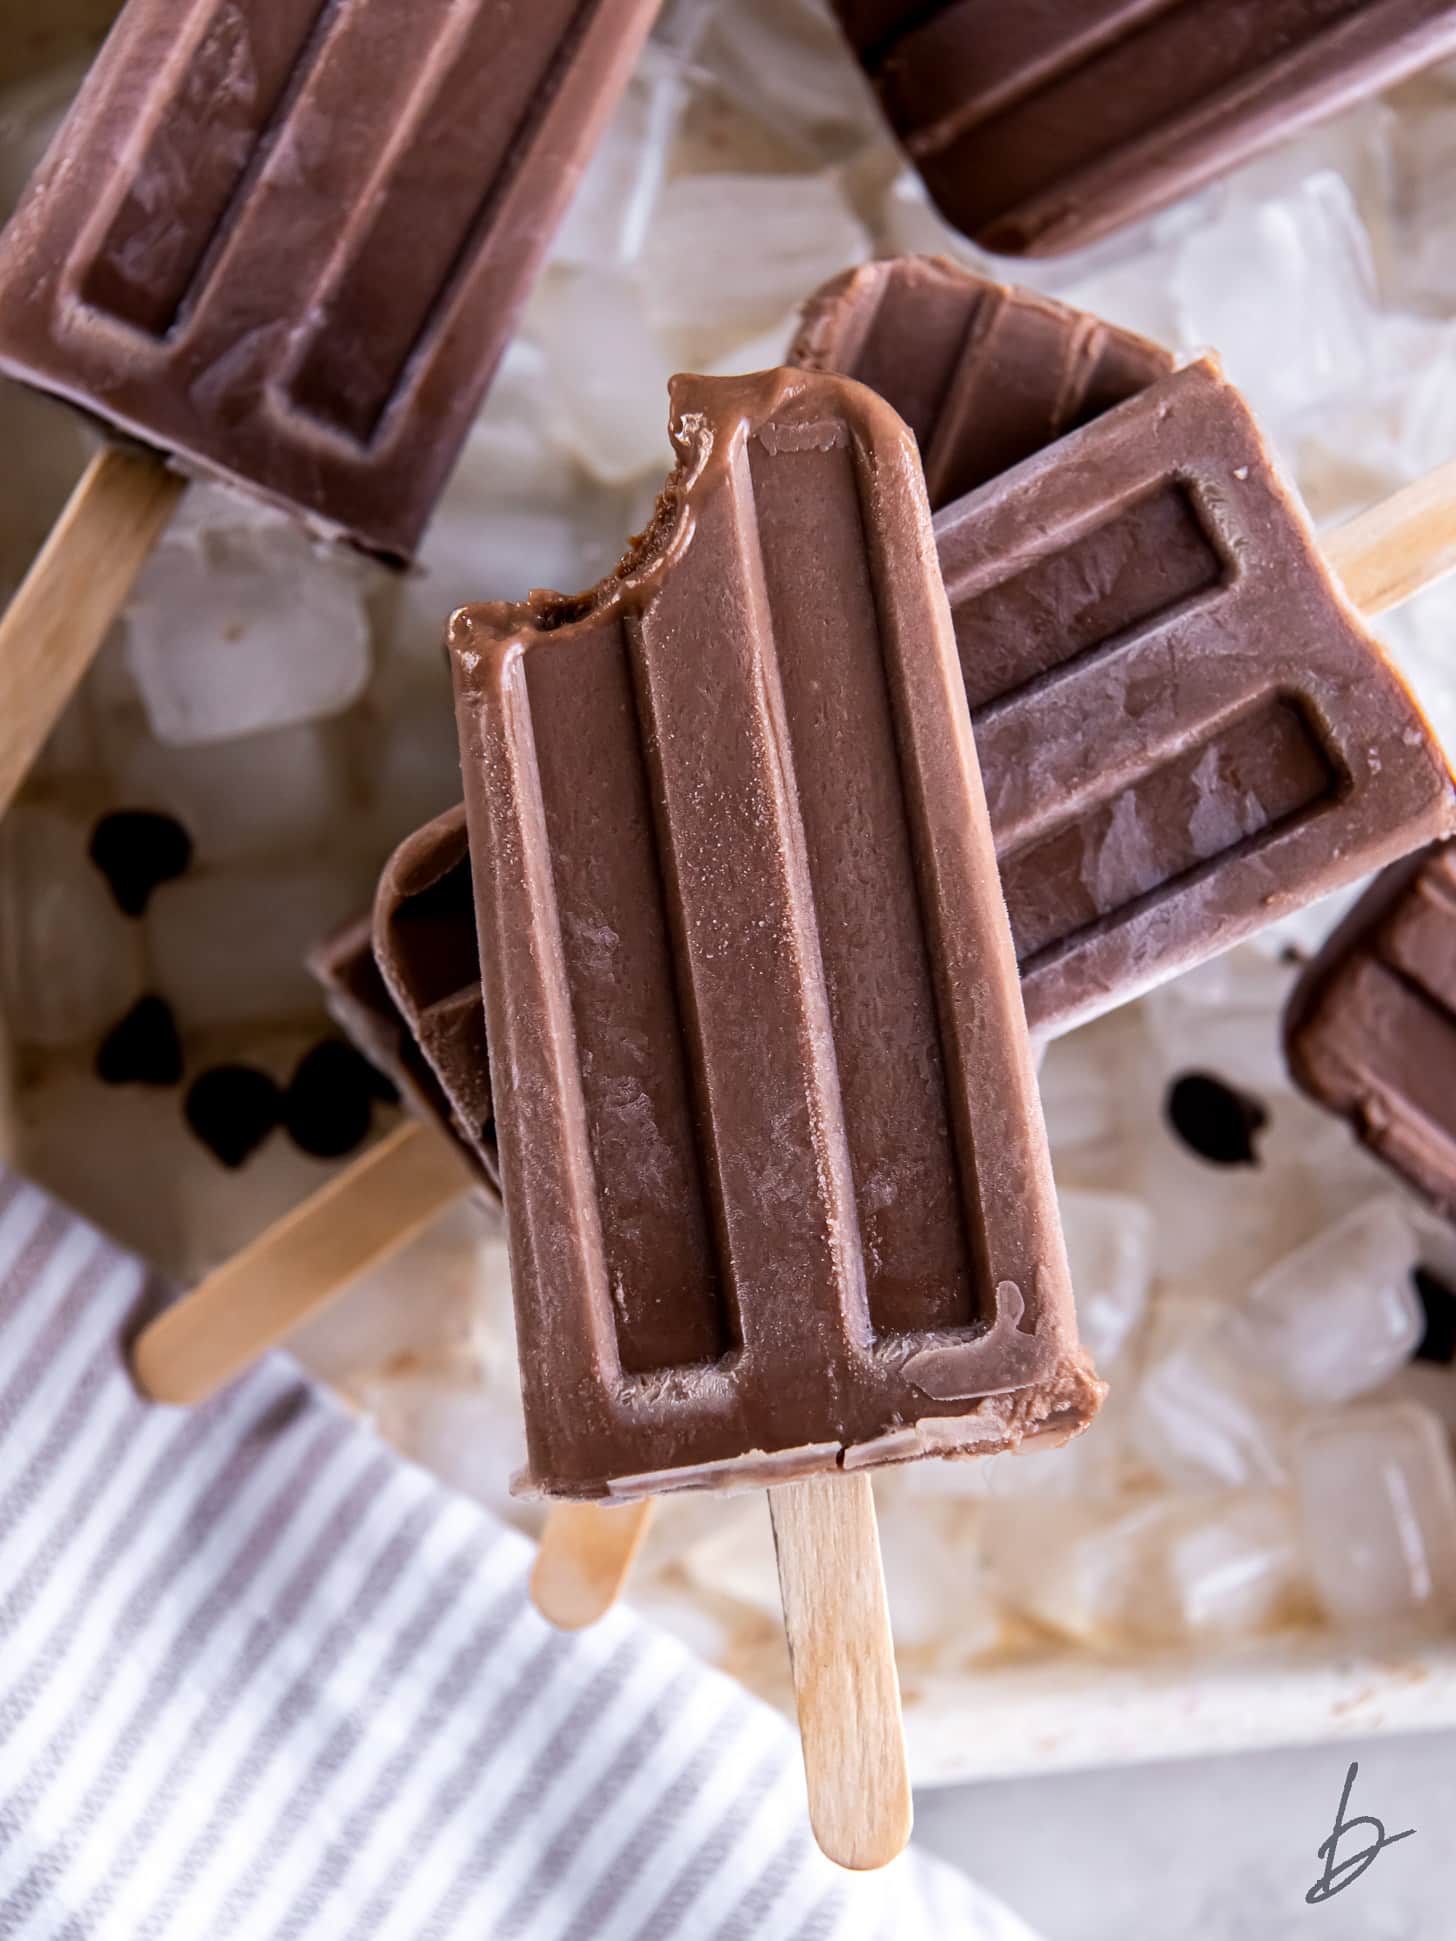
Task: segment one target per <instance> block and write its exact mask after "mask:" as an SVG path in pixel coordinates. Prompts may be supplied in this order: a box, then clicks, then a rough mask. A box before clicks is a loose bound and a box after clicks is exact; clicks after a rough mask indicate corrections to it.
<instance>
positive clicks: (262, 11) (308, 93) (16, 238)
mask: <svg viewBox="0 0 1456 1941" xmlns="http://www.w3.org/2000/svg"><path fill="white" fill-rule="evenodd" d="M656 9H657V0H333V3H332V4H329V5H321V4H320V0H129V4H128V5H127V6H126V8H125V9H124V11H123V12H122V15H121V18H120V19H119V20H118V22H117V24H116V26H115V27H114V28H113V29H112V32H111V35H110V37H109V38H108V40H107V42H106V44H105V46H104V47H103V49H102V51H101V53H100V54H99V55H98V57H97V59H96V62H95V65H94V66H93V68H92V70H91V72H90V73H89V74H88V76H87V78H86V81H85V84H84V85H83V87H82V89H81V92H80V94H79V95H78V96H77V99H76V102H75V105H74V106H73V108H72V109H71V112H70V113H69V115H68V116H67V117H66V120H65V122H64V123H63V124H62V126H61V129H60V131H59V132H58V134H57V136H56V138H55V141H54V143H53V144H52V146H51V148H50V150H49V151H48V153H47V155H46V157H45V159H44V161H43V162H42V163H41V166H40V168H39V169H38V170H37V172H36V174H35V177H34V179H33V180H32V181H31V183H30V185H29V187H28V188H27V190H26V193H25V196H24V198H23V200H22V201H21V204H20V206H19V208H18V209H17V211H16V213H15V215H14V217H13V218H12V220H11V222H10V223H9V225H8V226H7V228H6V229H5V232H4V234H3V236H0V369H3V370H5V371H6V372H7V373H9V375H11V376H12V377H18V378H20V379H21V380H22V381H23V382H25V383H27V384H33V385H38V386H39V387H40V388H41V389H42V390H46V391H54V392H57V393H59V394H60V395H61V396H63V397H66V398H70V399H72V400H73V401H74V402H75V403H77V404H80V405H82V406H84V407H85V408H86V409H87V410H88V411H91V412H94V413H95V414H96V415H97V416H98V417H99V418H101V419H103V420H104V421H105V422H106V423H107V424H108V425H110V426H113V427H115V428H116V429H118V430H121V431H124V432H129V433H131V434H133V435H134V436H136V437H138V438H141V439H143V440H145V441H146V443H147V444H149V445H152V446H155V447H158V448H160V449H161V450H163V451H166V452H170V453H173V454H175V455H176V456H177V457H179V458H180V459H182V460H183V461H184V462H185V463H186V464H188V465H189V466H195V467H197V468H199V469H201V470H202V471H204V472H211V473H217V474H220V475H221V476H222V477H224V478H227V479H230V480H233V481H235V482H240V483H242V484H244V485H247V486H250V487H252V488H253V489H254V490H256V491H258V492H261V493H264V494H265V495H266V496H268V497H269V498H271V499H276V500H279V501H281V502H282V503H283V504H285V505H287V506H288V507H290V508H291V509H292V510H294V511H296V512H299V513H302V514H303V515H304V516H305V517H307V518H309V519H311V520H315V521H317V522H318V523H319V524H321V525H323V526H326V527H330V528H334V529H336V530H338V531H341V532H343V533H347V534H349V535H351V536H352V537H353V538H355V539H357V540H358V541H359V542H360V543H361V544H363V545H365V546H368V547H371V548H373V549H375V550H376V551H379V552H382V553H385V554H389V555H397V556H402V557H407V556H408V555H409V554H410V553H412V552H413V551H414V548H415V545H416V543H417V542H418V540H419V537H420V534H421V532H422V531H423V529H424V526H425V523H426V521H427V520H428V518H429V515H430V512H431V510H432V508H433V506H434V503H435V500H436V498H437V497H438V495H439V493H440V490H441V488H442V486H443V485H444V483H445V480H446V478H447V477H448V475H449V473H450V469H451V467H452V465H453V464H454V462H455V457H456V454H457V452H458V451H459V449H460V446H461V444H462V443H463V441H464V438H465V434H466V432H467V431H468V430H469V428H470V424H471V421H472V420H473V418H474V417H475V414H476V411H477V409H478V408H479V405H480V401H481V398H482V397H483V396H484V393H485V390H486V387H487V385H488V383H489V381H490V378H491V375H492V373H493V371H494V369H495V365H496V362H497V360H498V359H499V357H500V355H501V352H502V351H503V350H504V348H505V346H506V342H507V340H508V339H509V337H510V334H511V332H512V330H513V329H514V327H515V322H516V319H517V317H518V315H519V313H520V310H521V307H522V305H523V304H524V302H525V299H526V295H527V293H528V290H529V288H530V283H531V280H532V277H533V276H534V274H535V271H536V268H537V266H538V265H539V263H540V260H541V258H542V256H543V255H544V254H545V251H546V249H547V247H548V245H549V243H550V239H551V236H552V234H553V233H554V230H555V227H556V224H557V222H558V221H559V219H560V217H561V216H562V214H563V213H564V212H565V209H566V205H567V202H568V201H569V200H570V197H571V193H572V190H573V188H574V187H575V185H576V182H577V180H578V179H579V177H580V174H581V171H582V169H583V168H584V167H585V164H586V161H587V159H588V157H589V156H590V154H591V152H592V149H593V147H594V146H595V143H596V139H597V136H598V134H599V133H600V131H601V129H602V127H603V126H604V125H605V123H606V120H607V117H608V115H609V114H610V113H611V110H612V108H613V106H614V104H615V102H616V100H617V97H618V95H619V93H620V91H621V89H622V87H623V86H624V85H625V83H626V80H627V76H628V74H629V73H630V71H631V66H632V62H633V59H634V58H635V55H636V53H637V50H638V48H639V47H640V46H641V44H642V41H643V40H644V38H645V37H646V34H647V30H648V28H649V26H650V24H651V21H652V16H653V14H654V13H655V12H656Z"/></svg>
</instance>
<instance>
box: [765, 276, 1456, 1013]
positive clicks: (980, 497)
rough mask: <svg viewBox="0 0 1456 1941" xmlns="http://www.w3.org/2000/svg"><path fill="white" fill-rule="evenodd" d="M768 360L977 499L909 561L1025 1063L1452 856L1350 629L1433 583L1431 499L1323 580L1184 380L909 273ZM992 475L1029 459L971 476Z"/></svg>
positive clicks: (1199, 378)
mask: <svg viewBox="0 0 1456 1941" xmlns="http://www.w3.org/2000/svg"><path fill="white" fill-rule="evenodd" d="M922 332H923V334H924V341H926V342H927V343H928V344H930V345H931V346H932V352H931V355H930V356H929V357H928V358H927V359H925V360H923V361H922V360H920V359H918V358H917V357H916V355H915V351H916V348H917V346H918V344H919V343H920V342H921V341H922V337H921V333H922ZM957 333H958V335H957ZM796 350H797V353H798V354H799V355H800V356H803V357H807V358H809V359H810V360H811V361H812V362H813V363H815V364H816V365H819V366H827V365H831V364H833V365H836V366H842V367H844V368H845V369H847V370H848V371H850V372H852V373H853V374H855V375H863V376H867V377H871V378H872V379H873V381H874V382H875V384H876V386H877V387H883V391H884V393H885V395H886V396H887V397H888V400H889V402H891V403H892V404H894V405H895V406H896V408H897V409H898V408H900V407H901V406H902V404H903V405H905V406H906V407H907V408H908V409H909V411H910V414H911V418H910V421H911V422H912V424H914V425H915V426H916V428H917V430H918V432H919V436H920V439H921V442H922V446H923V448H924V449H925V450H926V451H927V452H928V454H929V455H930V457H931V459H932V462H936V461H937V460H939V461H940V462H943V464H944V466H945V468H946V470H947V473H948V474H953V475H954V476H956V477H965V478H970V477H976V476H983V477H985V478H986V482H985V483H984V484H981V485H980V486H979V487H978V489H976V490H974V491H971V492H969V493H968V494H966V495H965V496H963V497H961V498H959V499H956V500H954V501H953V502H951V503H949V504H946V505H944V506H943V508H942V510H941V511H940V512H939V514H938V515H937V518H936V522H935V532H936V541H937V545H938V548H939V555H940V563H941V568H942V571H943V573H944V577H945V585H946V591H947V594H948V595H949V599H950V606H951V614H952V619H953V624H954V629H955V635H956V644H957V648H958V652H959V659H960V665H961V671H962V675H963V678H964V681H965V685H966V694H967V699H968V701H969V703H970V709H971V719H972V721H973V723H974V726H975V733H976V744H977V750H978V753H979V756H980V762H981V771H982V774H983V776H984V778H985V785H986V796H987V800H988V803H989V806H990V813H991V823H992V827H993V829H994V831H995V836H996V847H997V854H998V858H999V861H1000V864H1001V873H1002V882H1003V886H1004V888H1005V892H1006V901H1007V905H1008V907H1009V909H1010V912H1011V926H1012V932H1013V935H1014V937H1015V940H1016V949H1017V957H1018V961H1019V963H1020V966H1021V974H1022V986H1023V992H1024V996H1025V1001H1026V1010H1027V1016H1028V1019H1029V1020H1030V1023H1031V1026H1032V1029H1033V1031H1035V1032H1037V1033H1051V1032H1057V1031H1061V1030H1065V1029H1066V1028H1067V1027H1068V1026H1069V1025H1072V1024H1075V1023H1077V1022H1078V1021H1079V1020H1081V1019H1083V1018H1086V1017H1090V1016H1093V1015H1095V1014H1096V1013H1097V1012H1099V1011H1102V1010H1107V1009H1110V1008H1111V1007H1112V1006H1114V1005H1116V1004H1119V1003H1123V1002H1125V1001H1126V1000H1127V999H1128V998H1130V997H1133V996H1135V995H1136V994H1137V993H1138V992H1139V991H1140V990H1143V989H1146V988H1148V987H1149V986H1151V985H1153V984H1156V983H1158V982H1160V981H1161V980H1163V979H1165V978H1167V977H1170V976H1173V975H1174V974H1175V973H1177V972H1179V971H1182V970H1185V969H1188V968H1189V967H1190V966H1191V965H1193V964H1194V963H1197V962H1198V961H1200V960H1201V959H1202V958H1204V957H1207V956H1210V955H1212V954H1213V953H1214V952H1216V951H1219V950H1223V949H1226V948H1227V947H1228V946H1229V945H1231V944H1233V943H1236V942H1237V941H1239V939H1240V938H1242V937H1245V936H1247V935H1249V934H1250V933H1251V932H1252V931H1254V930H1256V929H1258V928H1259V927H1261V926H1262V925H1263V924H1265V923H1267V922H1269V921H1271V920H1272V919H1273V918H1274V917H1276V916H1279V915H1281V914H1284V913H1286V912H1288V911H1289V910H1291V909H1295V908H1297V907H1299V906H1300V905H1302V904H1304V903H1307V902H1311V901H1313V900H1314V899H1315V898H1316V897H1319V896H1321V895H1324V894H1325V893H1327V892H1328V891H1330V890H1333V889H1335V888H1338V887H1339V885H1340V884H1342V883H1347V882H1351V881H1353V880H1355V879H1356V878H1358V877H1359V876H1361V875H1363V874H1365V873H1367V872H1368V871H1370V870H1371V869H1374V868H1378V867H1379V866H1380V865H1381V864H1382V863H1386V862H1389V861H1390V860H1391V859H1392V858H1394V857H1396V856H1400V855H1403V854H1405V853H1406V852H1407V851H1409V850H1411V849H1413V848H1415V847H1417V846H1419V845H1420V844H1422V843H1424V842H1427V841H1429V840H1430V839H1431V838H1432V837H1433V836H1437V835H1440V834H1442V833H1444V832H1445V831H1446V830H1449V829H1450V828H1452V827H1453V825H1456V789H1453V784H1452V780H1451V776H1450V773H1449V771H1448V769H1447V765H1446V762H1445V759H1444V757H1443V756H1442V754H1441V752H1440V749H1439V748H1438V746H1437V744H1436V742H1435V739H1434V737H1433V736H1432V734H1431V732H1430V729H1429V727H1428V726H1427V724H1426V722H1425V720H1424V718H1423V717H1422V715H1421V713H1420V711H1419V709H1418V708H1417V706H1416V704H1415V702H1414V701H1413V699H1412V698H1411V696H1410V694H1409V692H1408V691H1407V689H1406V688H1405V685H1404V683H1403V682H1402V681H1401V679H1400V677H1399V676H1398V675H1397V673H1396V672H1395V670H1394V668H1393V667H1392V666H1391V664H1390V663H1389V661H1388V660H1387V659H1386V657H1385V655H1384V653H1383V651H1382V650H1381V648H1380V646H1379V644H1378V643H1377V641H1376V640H1375V639H1374V637H1373V636H1372V635H1371V634H1370V633H1369V632H1368V631H1367V629H1366V628H1365V627H1364V626H1363V625H1362V624H1361V622H1360V619H1359V616H1358V614H1357V613H1356V611H1355V607H1354V602H1355V601H1359V602H1360V603H1361V604H1363V605H1364V606H1365V607H1366V608H1367V610H1369V611H1378V610H1380V609H1381V608H1383V607H1385V606H1387V605H1390V604H1392V603H1393V602H1394V601H1395V600H1396V599H1398V598H1401V597H1404V595H1405V594H1406V593H1408V592H1410V591H1413V590H1414V588H1415V586H1417V585H1419V584H1421V583H1422V582H1423V579H1424V578H1425V577H1434V576H1435V575H1437V574H1438V573H1439V572H1441V571H1444V570H1447V569H1448V568H1449V567H1450V565H1451V564H1452V561H1453V551H1456V549H1453V541H1456V521H1453V516H1452V507H1453V499H1456V475H1453V472H1452V470H1451V468H1447V470H1446V471H1445V472H1443V473H1438V474H1434V475H1433V477H1432V480H1431V481H1429V482H1426V483H1423V484H1422V485H1420V486H1417V487H1413V488H1410V490H1409V491H1408V492H1407V493H1404V494H1398V495H1397V496H1396V498H1395V499H1393V500H1391V501H1388V502H1387V504H1386V505H1385V506H1383V507H1377V508H1375V509H1374V510H1373V511H1372V512H1371V513H1370V514H1367V515H1363V516H1362V519H1361V520H1360V521H1359V522H1357V523H1356V524H1353V525H1352V526H1351V527H1350V528H1349V529H1348V530H1347V531H1345V532H1342V533H1338V534H1335V535H1333V536H1332V538H1331V540H1330V542H1329V544H1330V561H1329V563H1327V562H1326V560H1325V559H1323V558H1322V557H1321V554H1320V551H1319V548H1318V546H1317V543H1316V541H1315V538H1314V535H1313V532H1312V531H1311V529H1310V527H1309V524H1308V521H1307V519H1306V517H1305V515H1304V513H1303V510H1302V508H1301V507H1300V506H1299V504H1298V501H1297V500H1296V499H1295V497H1294V495H1293V494H1292V492H1291V491H1290V490H1289V489H1288V488H1287V487H1286V486H1285V484H1284V483H1283V481H1282V479H1281V478H1280V476H1279V472H1278V469H1277V466H1276V464H1275V462H1274V460H1273V458H1272V456H1271V454H1270V453H1269V451H1268V449H1267V447H1266V445H1265V444H1264V441H1263V439H1262V438H1261V436H1260V434H1259V431H1258V428H1257V426H1256V425H1255V423H1254V421H1253V419H1252V418H1251V416H1250V414H1249V412H1248V409H1247V407H1246V406H1245V405H1244V403H1243V401H1242V399H1241V398H1240V397H1239V395H1238V394H1237V392H1235V391H1234V390H1233V389H1232V387H1231V386H1229V385H1228V384H1227V383H1226V382H1225V381H1224V379H1223V378H1222V376H1221V374H1220V372H1219V369H1218V366H1217V364H1216V362H1214V361H1213V360H1212V359H1204V360H1201V361H1199V362H1197V363H1194V364H1192V365H1190V366H1189V367H1188V368H1186V369H1184V370H1177V371H1174V370H1170V369H1168V368H1167V366H1166V364H1161V360H1160V357H1159V354H1158V353H1157V352H1156V351H1155V350H1154V348H1153V347H1152V346H1150V345H1145V344H1142V343H1141V342H1140V340H1137V339H1131V340H1128V339H1126V338H1125V337H1123V336H1121V335H1120V334H1115V335H1113V336H1112V337H1109V335H1108V333H1107V332H1106V330H1105V327H1101V326H1097V325H1095V322H1094V320H1091V319H1088V318H1086V317H1083V316H1080V315H1079V314H1078V313H1077V312H1075V311H1071V310H1067V309H1065V308H1063V307H1062V306H1059V305H1052V304H1047V303H1046V302H1045V301H1044V300H1043V299H1041V298H1036V297H1030V296H1027V295H1025V294H1024V293H1020V292H1015V291H1007V290H1003V289H1001V288H1000V287H999V286H996V285H993V284H986V283H984V282H982V281H981V279H978V278H975V277H972V276H970V275H969V274H968V273H967V272H965V271H961V270H958V269H956V268H954V267H953V266H951V265H949V264H937V263H926V262H917V261H915V260H913V259H912V260H909V261H905V262H901V263H886V264H875V265H872V266H870V268H869V269H868V270H866V271H865V272H862V273H859V274H857V275H854V276H851V277H849V278H845V279H841V281H840V282H839V283H838V284H836V285H831V286H830V288H829V289H828V290H827V291H826V292H824V293H822V294H821V297H820V298H818V299H816V300H815V302H814V303H813V304H811V306H810V310H809V313H808V317H807V320H806V327H805V330H804V331H803V333H801V336H800V338H799V340H798V344H797V346H796ZM1160 366H1161V367H1160ZM1109 371H1115V372H1116V373H1117V376H1116V379H1115V381H1112V382H1110V383H1109V382H1104V381H1103V380H1101V379H1099V378H1098V376H1097V373H1099V372H1102V373H1106V372H1109ZM936 372H941V373H947V372H948V373H950V375H949V376H947V377H945V378H943V379H938V378H936V377H935V375H934V374H935V373H936ZM1119 391H1120V392H1122V393H1123V396H1122V398H1121V401H1120V402H1114V401H1113V400H1114V399H1115V398H1116V395H1117V393H1118V392H1119ZM968 399H971V400H975V399H980V400H986V401H987V402H988V410H987V414H986V416H985V417H983V416H982V415H981V414H980V413H978V412H977V411H976V410H974V409H967V408H966V401H967V400H968ZM1078 421H1082V422H1080V424H1079V423H1078ZM987 422H989V424H990V426H991V427H992V429H991V430H990V431H989V432H988V433H986V434H984V435H983V434H982V432H981V426H982V425H983V423H987ZM1069 424H1076V425H1078V428H1077V429H1073V430H1071V431H1069V432H1068V435H1066V436H1065V437H1061V436H1058V433H1059V432H1060V431H1061V430H1062V429H1063V428H1065V427H1066V426H1067V425H1069ZM1001 451H1007V452H1013V453H1021V452H1025V453H1029V454H1030V456H1026V457H1024V458H1023V460H1022V462H1021V463H1019V464H1014V465H1013V466H1012V468H1011V469H1010V470H1008V471H1005V472H1001V473H999V474H998V475H996V476H990V471H991V466H992V462H993V460H994V458H995V456H996V455H997V454H998V453H999V452H1001ZM1331 564H1335V565H1337V566H1338V569H1339V576H1338V577H1337V575H1336V574H1335V573H1332V572H1331V570H1330V565H1331ZM1342 580H1343V585H1342V584H1341V581H1342Z"/></svg>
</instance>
